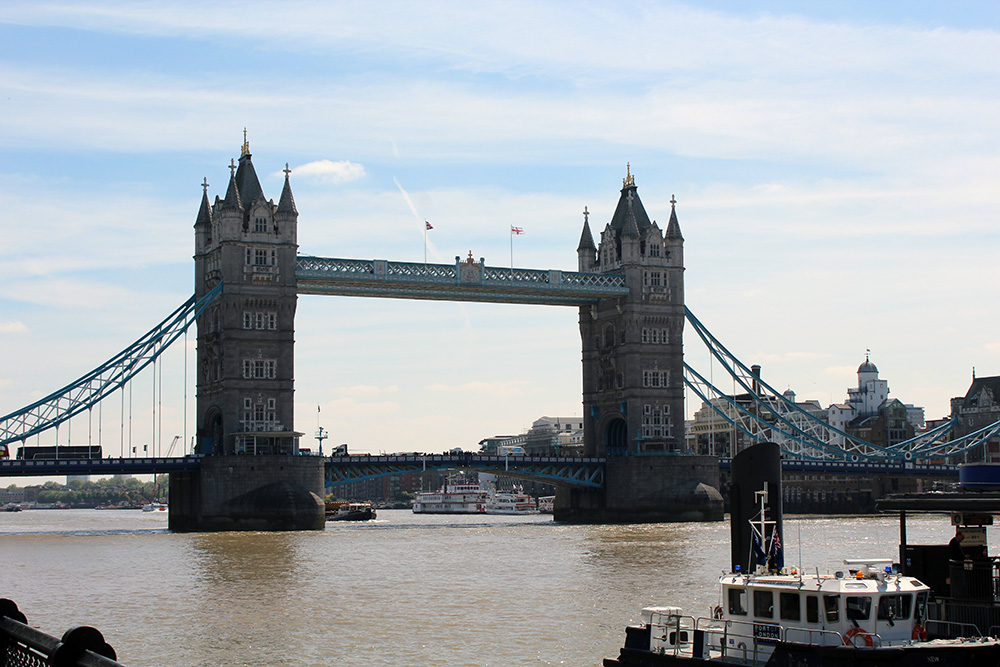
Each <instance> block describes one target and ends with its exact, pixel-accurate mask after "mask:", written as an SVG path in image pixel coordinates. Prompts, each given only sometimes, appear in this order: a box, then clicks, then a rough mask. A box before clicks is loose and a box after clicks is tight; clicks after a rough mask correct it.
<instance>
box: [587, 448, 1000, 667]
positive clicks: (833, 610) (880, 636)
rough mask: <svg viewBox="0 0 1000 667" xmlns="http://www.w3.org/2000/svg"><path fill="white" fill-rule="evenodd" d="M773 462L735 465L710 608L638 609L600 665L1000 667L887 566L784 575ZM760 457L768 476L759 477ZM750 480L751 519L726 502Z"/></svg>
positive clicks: (864, 564)
mask: <svg viewBox="0 0 1000 667" xmlns="http://www.w3.org/2000/svg"><path fill="white" fill-rule="evenodd" d="M757 447H767V448H768V449H763V450H757V452H756V453H755V454H756V455H758V456H757V458H756V459H755V458H754V456H755V454H754V453H752V452H753V450H754V449H755V448H757ZM770 448H773V449H770ZM746 453H750V455H748V456H747V457H744V458H743V460H742V461H740V460H739V459H740V457H742V456H743V454H746ZM778 460H779V457H778V454H777V445H771V444H768V445H765V446H762V445H757V446H755V447H754V448H750V449H748V450H746V451H745V452H741V453H740V455H738V456H737V457H736V459H734V460H733V468H732V470H733V490H734V494H733V495H734V499H733V501H732V502H733V513H732V521H733V525H732V526H731V533H732V538H733V556H734V557H733V561H734V562H733V565H732V570H731V571H730V572H728V573H726V574H723V575H722V576H721V577H720V578H719V602H718V605H717V606H715V607H714V608H713V609H712V610H710V611H709V613H707V614H705V615H697V614H691V613H684V611H683V609H682V608H681V607H677V606H663V607H647V608H645V609H643V610H642V621H641V623H639V624H636V625H631V626H629V627H627V628H626V637H625V643H624V646H623V647H622V648H621V649H620V652H619V655H618V657H617V658H614V659H605V660H604V665H605V667H623V666H634V667H653V666H656V665H668V666H671V667H722V666H723V665H733V664H736V665H748V666H749V665H752V666H762V665H767V666H768V667H793V666H794V667H836V666H839V665H845V666H847V665H852V666H853V665H872V666H873V667H874V666H875V665H884V664H891V665H893V666H894V667H910V666H913V667H916V666H918V665H935V666H936V667H951V666H955V667H958V666H959V665H961V666H962V667H973V666H977V667H978V666H979V665H982V666H984V667H985V666H986V665H998V664H1000V642H998V641H997V640H996V639H995V638H992V637H985V638H984V637H983V636H981V633H980V632H979V631H978V630H975V629H974V628H972V631H969V630H970V628H969V627H968V626H965V627H962V625H961V624H956V623H954V622H952V621H945V620H939V619H937V618H934V617H933V616H932V614H931V613H930V612H931V608H932V600H931V598H932V595H933V591H932V590H931V588H930V587H929V586H928V585H926V584H925V583H923V582H922V581H920V580H919V579H917V578H916V577H913V576H908V575H906V574H903V573H901V572H900V567H899V565H897V564H893V560H892V559H847V560H844V564H845V570H846V573H845V572H836V573H833V574H820V573H819V571H818V570H817V571H816V572H815V573H813V574H807V573H805V572H803V571H800V570H799V569H797V568H785V567H784V563H783V550H782V542H781V517H780V468H779V467H778V465H777V464H778ZM762 461H763V462H766V463H771V462H773V463H774V464H775V470H774V471H770V472H768V471H763V472H762V471H761V470H760V463H761V462H762ZM738 466H740V467H743V469H744V470H749V469H751V468H752V469H753V471H752V472H748V473H743V472H742V471H740V472H738ZM744 466H745V467H744ZM757 482H761V484H757ZM750 484H753V485H754V487H753V488H758V489H760V490H759V491H756V492H754V494H753V499H754V500H755V501H756V502H757V506H758V508H759V512H757V513H756V515H752V516H748V515H749V511H747V510H748V509H749V508H748V507H747V505H748V503H746V502H743V501H740V500H737V499H736V498H735V496H736V492H737V491H739V492H740V493H743V494H745V493H746V492H747V489H748V488H751V487H750V486H749V485H750ZM741 486H742V488H740V487H741ZM769 515H770V516H769ZM737 522H740V524H741V526H742V529H741V527H740V526H738V525H737ZM738 555H739V556H742V557H741V558H738V557H737V556H738ZM963 635H964V636H963Z"/></svg>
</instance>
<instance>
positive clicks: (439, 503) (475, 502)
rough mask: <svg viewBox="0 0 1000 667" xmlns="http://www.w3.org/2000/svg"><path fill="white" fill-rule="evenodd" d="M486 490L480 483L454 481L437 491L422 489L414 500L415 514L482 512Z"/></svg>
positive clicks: (484, 505) (483, 510) (484, 507)
mask: <svg viewBox="0 0 1000 667" xmlns="http://www.w3.org/2000/svg"><path fill="white" fill-rule="evenodd" d="M486 500H487V498H486V490H485V489H483V487H481V486H480V485H479V484H466V483H457V482H456V483H453V482H451V481H450V480H449V481H448V482H447V483H446V484H445V485H444V486H443V487H442V488H440V489H438V490H437V491H422V492H420V493H418V494H417V495H416V498H414V500H413V513H414V514H482V513H483V512H485V511H486Z"/></svg>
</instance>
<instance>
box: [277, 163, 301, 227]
mask: <svg viewBox="0 0 1000 667" xmlns="http://www.w3.org/2000/svg"><path fill="white" fill-rule="evenodd" d="M291 173H292V170H291V169H289V168H288V163H287V162H286V163H285V187H283V188H282V189H281V198H280V199H279V200H278V210H277V212H278V213H279V214H284V215H298V214H299V211H298V209H296V208H295V198H294V197H293V196H292V186H291V184H290V183H289V182H288V175H289V174H291Z"/></svg>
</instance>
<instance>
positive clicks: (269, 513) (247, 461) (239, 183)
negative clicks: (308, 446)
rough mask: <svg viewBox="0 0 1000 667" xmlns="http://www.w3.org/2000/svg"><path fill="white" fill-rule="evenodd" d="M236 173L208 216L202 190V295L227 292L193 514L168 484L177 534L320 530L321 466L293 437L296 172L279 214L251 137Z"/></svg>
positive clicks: (200, 392) (205, 373)
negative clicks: (302, 453) (216, 290)
mask: <svg viewBox="0 0 1000 667" xmlns="http://www.w3.org/2000/svg"><path fill="white" fill-rule="evenodd" d="M229 168H230V177H229V185H228V188H227V189H226V196H225V199H220V198H219V197H218V196H216V198H215V203H214V204H211V205H210V204H209V199H208V187H209V186H208V182H207V179H206V180H205V182H204V183H203V185H202V187H203V188H204V192H203V193H202V200H201V208H200V210H199V211H198V217H197V221H196V222H195V226H194V229H195V255H194V260H195V294H196V296H198V297H199V298H200V297H201V296H203V295H205V294H206V293H207V292H209V291H210V290H211V289H212V288H214V287H215V286H217V285H218V284H219V282H222V284H223V287H222V293H221V294H220V295H219V296H218V297H217V298H216V299H215V301H214V302H212V304H211V305H210V306H209V307H208V308H207V309H206V310H205V312H203V313H202V314H201V315H200V317H199V318H198V353H197V359H198V370H197V374H198V377H197V411H196V412H197V427H196V429H197V439H196V453H197V454H200V455H202V456H204V457H205V458H204V459H203V461H202V470H201V472H200V477H201V479H200V480H196V479H189V480H188V481H187V482H182V481H181V480H182V479H183V476H177V478H178V482H177V484H178V492H179V495H180V496H181V497H183V498H186V499H187V501H188V504H189V505H190V507H187V508H186V509H187V511H186V512H185V511H183V510H184V508H178V507H176V502H175V494H174V479H173V478H172V479H171V517H170V518H171V528H176V529H179V530H216V529H224V530H233V529H240V528H246V529H250V530H260V529H268V528H269V527H270V528H275V529H286V528H310V527H322V521H323V506H322V503H321V501H320V498H322V495H323V492H324V487H323V468H322V460H321V459H319V458H318V457H300V456H295V455H296V454H298V438H299V437H300V436H301V435H302V434H301V433H297V432H295V430H294V428H293V426H294V421H293V415H294V342H295V341H294V338H295V307H296V302H297V291H296V282H295V263H296V254H297V250H298V244H297V241H296V234H297V231H296V227H297V224H298V211H297V210H296V208H295V200H294V198H293V197H292V189H291V185H290V184H289V174H290V173H291V172H290V171H289V169H288V165H285V184H284V189H283V190H282V192H281V197H280V198H279V200H278V203H277V204H275V203H274V200H273V199H271V200H268V199H266V198H265V196H264V192H263V189H262V188H261V186H260V181H259V180H258V178H257V173H256V171H255V170H254V166H253V162H252V160H251V154H250V146H249V143H248V142H247V141H246V132H245V131H244V141H243V147H242V150H241V154H240V159H239V163H238V164H237V163H236V162H235V161H230V167H229ZM274 455H277V456H274ZM182 485H186V486H190V487H191V488H190V489H188V490H187V491H185V490H184V489H181V488H180V486H182ZM317 507H318V510H317ZM175 510H181V511H175ZM317 511H318V517H319V523H318V524H317V522H316V512H317ZM175 516H176V523H177V525H176V526H175V525H174V524H175Z"/></svg>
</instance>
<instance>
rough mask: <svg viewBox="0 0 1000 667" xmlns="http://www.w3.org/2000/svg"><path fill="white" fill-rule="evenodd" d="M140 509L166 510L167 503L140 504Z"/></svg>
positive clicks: (146, 510)
mask: <svg viewBox="0 0 1000 667" xmlns="http://www.w3.org/2000/svg"><path fill="white" fill-rule="evenodd" d="M142 511H143V512H166V511H167V504H166V503H146V504H145V505H143V506H142Z"/></svg>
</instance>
